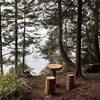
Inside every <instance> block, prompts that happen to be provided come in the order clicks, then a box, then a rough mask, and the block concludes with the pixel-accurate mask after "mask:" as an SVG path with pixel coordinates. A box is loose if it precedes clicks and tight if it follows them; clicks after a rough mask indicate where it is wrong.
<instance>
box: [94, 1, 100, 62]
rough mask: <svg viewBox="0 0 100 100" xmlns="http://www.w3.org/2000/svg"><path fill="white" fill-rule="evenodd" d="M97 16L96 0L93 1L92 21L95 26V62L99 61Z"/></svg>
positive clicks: (97, 6)
mask: <svg viewBox="0 0 100 100" xmlns="http://www.w3.org/2000/svg"><path fill="white" fill-rule="evenodd" d="M98 16H99V1H98V0H96V2H95V10H94V21H95V26H94V52H95V57H94V58H95V62H96V63H99V62H100V54H99V42H98V34H99V31H98Z"/></svg>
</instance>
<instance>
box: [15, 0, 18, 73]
mask: <svg viewBox="0 0 100 100" xmlns="http://www.w3.org/2000/svg"><path fill="white" fill-rule="evenodd" d="M17 3H18V1H17V0H15V71H16V74H18V73H17V72H18V69H17V66H18V23H17V21H18V10H17V9H18V8H17Z"/></svg>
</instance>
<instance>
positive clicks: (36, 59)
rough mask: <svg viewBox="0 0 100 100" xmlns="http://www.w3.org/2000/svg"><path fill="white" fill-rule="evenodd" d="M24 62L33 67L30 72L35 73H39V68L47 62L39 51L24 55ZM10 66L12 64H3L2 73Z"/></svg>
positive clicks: (43, 66)
mask: <svg viewBox="0 0 100 100" xmlns="http://www.w3.org/2000/svg"><path fill="white" fill-rule="evenodd" d="M26 64H27V65H28V66H30V67H31V68H32V69H33V70H32V72H31V74H33V73H35V74H36V75H39V74H40V72H41V70H42V69H43V68H45V67H46V65H47V64H48V61H47V60H45V59H43V57H42V56H40V54H39V53H38V54H36V53H33V54H31V55H29V56H27V57H26ZM11 67H13V66H12V65H5V66H4V73H5V74H6V73H7V72H8V71H9V69H10V68H11Z"/></svg>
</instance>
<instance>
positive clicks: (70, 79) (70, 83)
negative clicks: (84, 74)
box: [66, 74, 74, 91]
mask: <svg viewBox="0 0 100 100" xmlns="http://www.w3.org/2000/svg"><path fill="white" fill-rule="evenodd" d="M73 88H74V74H68V75H67V82H66V89H67V90H68V91H69V90H71V89H73Z"/></svg>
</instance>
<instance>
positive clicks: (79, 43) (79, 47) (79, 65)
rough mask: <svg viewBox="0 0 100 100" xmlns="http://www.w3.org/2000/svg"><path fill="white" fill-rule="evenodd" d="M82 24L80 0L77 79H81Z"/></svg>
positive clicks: (79, 1) (79, 3)
mask: <svg viewBox="0 0 100 100" xmlns="http://www.w3.org/2000/svg"><path fill="white" fill-rule="evenodd" d="M81 24H82V0H78V26H77V30H78V31H77V43H76V77H81V76H82V72H81Z"/></svg>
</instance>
